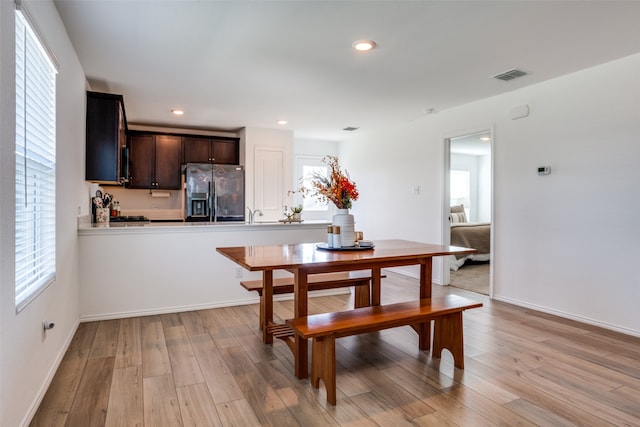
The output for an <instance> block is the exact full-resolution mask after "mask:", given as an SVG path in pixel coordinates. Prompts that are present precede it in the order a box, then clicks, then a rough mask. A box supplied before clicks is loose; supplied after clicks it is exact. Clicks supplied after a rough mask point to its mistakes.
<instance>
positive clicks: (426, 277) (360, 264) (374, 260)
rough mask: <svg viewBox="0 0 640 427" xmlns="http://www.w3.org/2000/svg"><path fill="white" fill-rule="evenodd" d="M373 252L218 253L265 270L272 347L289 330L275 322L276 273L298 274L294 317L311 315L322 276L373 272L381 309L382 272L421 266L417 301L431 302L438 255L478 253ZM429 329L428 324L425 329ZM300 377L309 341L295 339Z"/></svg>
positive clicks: (307, 248)
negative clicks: (313, 283) (312, 294)
mask: <svg viewBox="0 0 640 427" xmlns="http://www.w3.org/2000/svg"><path fill="white" fill-rule="evenodd" d="M373 244H374V245H373V246H374V247H373V248H370V249H361V248H360V249H357V250H326V249H323V248H320V247H319V246H320V245H321V244H318V243H300V244H290V245H286V244H285V245H267V246H236V247H218V248H217V249H216V250H217V252H219V253H220V254H222V255H224V256H225V257H227V258H228V259H230V260H232V261H233V262H235V263H237V264H238V265H240V266H242V267H244V268H245V269H247V270H249V271H262V280H263V298H262V299H261V304H263V307H262V309H263V320H262V322H263V324H262V325H261V327H262V333H263V337H262V338H263V342H264V343H266V344H271V343H273V334H274V331H276V330H278V329H279V328H283V327H286V326H284V325H278V324H276V323H274V321H273V272H274V270H286V271H288V272H290V273H292V274H293V276H294V293H293V299H294V305H293V315H294V318H298V317H303V316H306V315H307V314H308V300H307V297H308V280H309V275H311V274H318V273H332V272H349V271H359V270H369V271H370V272H371V278H372V281H371V304H372V305H380V295H381V286H380V281H381V275H382V273H381V270H382V269H383V268H390V267H402V266H408V265H418V266H420V273H419V279H420V291H419V294H418V295H416V298H420V299H423V298H431V279H432V269H433V257H435V256H445V255H464V254H472V253H474V252H475V249H470V248H462V247H457V246H443V245H437V244H430V243H420V242H412V241H408V240H376V241H374V242H373ZM423 327H424V328H428V324H425V325H423ZM420 336H421V337H423V338H422V339H423V340H424V341H426V342H421V343H420V344H421V347H420V348H427V349H428V348H429V345H430V344H429V341H430V331H428V330H425V331H424V333H421V334H420ZM290 342H291V344H290V345H289V347H290V348H291V350H292V352H293V355H294V366H295V375H296V376H297V377H298V378H306V377H307V376H308V361H309V358H308V347H307V340H305V339H302V338H300V337H298V336H297V335H296V336H291V341H290Z"/></svg>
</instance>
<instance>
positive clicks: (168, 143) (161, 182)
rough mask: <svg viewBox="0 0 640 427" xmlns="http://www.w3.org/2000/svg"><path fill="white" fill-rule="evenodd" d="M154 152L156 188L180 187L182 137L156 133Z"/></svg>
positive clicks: (171, 188)
mask: <svg viewBox="0 0 640 427" xmlns="http://www.w3.org/2000/svg"><path fill="white" fill-rule="evenodd" d="M155 154H156V155H155V172H156V188H164V189H170V190H173V189H180V183H181V182H182V180H181V176H180V166H181V164H182V138H181V137H179V136H173V135H156V153H155Z"/></svg>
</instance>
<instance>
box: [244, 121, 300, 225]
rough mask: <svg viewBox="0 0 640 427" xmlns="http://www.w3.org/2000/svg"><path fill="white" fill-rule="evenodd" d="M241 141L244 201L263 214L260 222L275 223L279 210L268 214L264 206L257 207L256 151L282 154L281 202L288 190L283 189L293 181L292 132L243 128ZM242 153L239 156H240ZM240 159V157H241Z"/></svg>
mask: <svg viewBox="0 0 640 427" xmlns="http://www.w3.org/2000/svg"><path fill="white" fill-rule="evenodd" d="M238 136H239V137H240V141H241V147H244V165H245V201H246V203H247V205H248V206H249V207H251V209H256V208H259V209H261V210H262V211H263V212H264V216H263V217H260V219H259V220H260V221H267V220H269V221H274V220H275V221H277V220H279V219H282V218H283V216H282V211H281V209H279V208H278V209H276V210H273V211H271V212H268V211H267V210H266V209H265V207H264V206H259V205H260V203H258V201H257V197H261V195H258V196H257V195H256V191H255V190H256V188H257V187H258V186H259V185H260V184H261V183H260V182H256V175H255V171H256V169H255V168H256V158H255V154H256V149H259V150H265V149H267V150H268V149H274V150H277V151H280V150H281V151H283V153H284V165H285V170H284V171H283V178H282V188H281V189H280V193H281V194H282V199H281V200H282V201H283V202H284V199H285V197H286V193H287V190H288V188H285V186H286V185H288V183H290V182H292V180H293V132H292V131H290V130H280V129H264V128H245V129H243V130H242V131H241V132H239V133H238ZM242 154H243V153H242V152H241V153H240V155H241V156H242ZM241 158H242V157H241ZM258 191H260V190H258ZM283 204H284V203H281V204H280V205H283Z"/></svg>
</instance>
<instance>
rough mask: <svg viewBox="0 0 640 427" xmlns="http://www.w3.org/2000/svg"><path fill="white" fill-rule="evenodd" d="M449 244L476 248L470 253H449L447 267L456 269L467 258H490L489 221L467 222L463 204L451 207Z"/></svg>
mask: <svg viewBox="0 0 640 427" xmlns="http://www.w3.org/2000/svg"><path fill="white" fill-rule="evenodd" d="M449 219H450V221H451V223H450V227H451V245H452V246H463V247H466V248H473V249H476V250H477V251H478V252H477V253H475V254H471V255H460V256H456V255H451V256H450V260H449V267H450V269H451V270H453V271H457V270H458V269H459V268H460V267H462V266H463V265H464V263H465V262H466V261H467V260H472V261H489V260H490V258H491V223H488V222H467V219H466V215H465V213H464V206H463V205H457V206H452V207H451V215H450V218H449Z"/></svg>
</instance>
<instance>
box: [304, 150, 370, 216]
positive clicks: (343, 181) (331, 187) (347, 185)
mask: <svg viewBox="0 0 640 427" xmlns="http://www.w3.org/2000/svg"><path fill="white" fill-rule="evenodd" d="M322 161H323V163H325V164H326V165H327V166H329V174H328V175H327V176H325V175H323V174H320V173H318V172H316V173H314V174H313V175H312V176H311V179H310V182H311V188H310V189H306V190H304V191H305V192H309V193H310V194H311V195H312V196H314V197H316V198H317V199H318V200H319V201H321V202H332V203H333V204H334V205H336V207H337V208H338V209H350V208H351V206H352V202H354V201H356V200H358V196H359V195H360V194H359V193H358V188H357V186H356V183H355V182H353V181H351V179H350V177H349V173H348V172H347V171H346V170H345V171H342V170H341V169H340V163H339V162H338V158H337V157H336V156H325V157H324V158H323V159H322ZM303 194H304V193H303Z"/></svg>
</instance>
